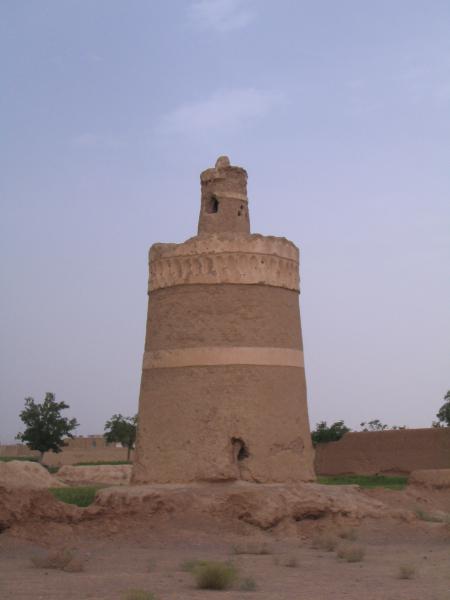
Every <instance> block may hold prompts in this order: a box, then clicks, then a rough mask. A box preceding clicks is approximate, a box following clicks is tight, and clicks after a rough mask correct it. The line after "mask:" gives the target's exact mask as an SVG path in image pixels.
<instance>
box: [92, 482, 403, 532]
mask: <svg viewBox="0 0 450 600" xmlns="http://www.w3.org/2000/svg"><path fill="white" fill-rule="evenodd" d="M87 510H88V511H96V512H97V513H99V512H100V513H101V512H105V511H107V513H108V514H109V515H110V516H112V515H116V516H119V515H121V514H125V513H126V514H129V515H132V514H136V513H139V514H141V515H154V514H156V513H159V514H161V513H164V514H170V515H171V517H176V516H179V515H182V516H184V517H185V518H186V519H190V518H193V519H194V520H195V519H196V517H197V518H198V516H199V515H203V516H204V517H213V518H216V519H219V520H222V521H229V522H230V521H235V520H238V521H241V522H245V523H248V524H249V525H254V526H256V527H259V528H261V529H264V530H266V529H270V528H272V527H275V526H276V525H278V524H279V523H281V522H283V521H291V522H292V521H302V520H307V519H312V520H316V519H320V518H322V517H325V516H333V515H341V516H346V517H351V518H355V519H361V518H363V517H373V518H379V517H389V516H390V517H394V518H399V519H402V520H413V519H414V513H413V512H411V511H407V510H403V509H402V510H396V509H395V508H391V507H388V506H386V504H384V503H382V502H380V501H378V500H376V499H374V498H369V497H367V496H366V495H365V494H364V493H363V492H361V490H359V488H357V487H356V486H345V487H343V486H323V485H318V484H298V485H283V484H273V485H264V484H252V483H245V482H234V483H229V484H197V485H195V484H193V485H143V486H128V487H123V488H107V489H104V490H100V491H99V492H98V493H97V497H96V501H95V505H93V506H92V507H90V508H88V509H87Z"/></svg>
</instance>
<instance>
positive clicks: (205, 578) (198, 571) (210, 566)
mask: <svg viewBox="0 0 450 600" xmlns="http://www.w3.org/2000/svg"><path fill="white" fill-rule="evenodd" d="M192 574H193V575H194V577H195V581H196V584H197V587H198V588H199V589H201V590H227V589H229V588H230V587H231V586H232V585H233V583H234V582H235V581H236V578H237V571H236V568H235V567H234V566H233V565H232V564H230V563H223V562H213V561H200V564H198V566H196V567H194V570H193V571H192Z"/></svg>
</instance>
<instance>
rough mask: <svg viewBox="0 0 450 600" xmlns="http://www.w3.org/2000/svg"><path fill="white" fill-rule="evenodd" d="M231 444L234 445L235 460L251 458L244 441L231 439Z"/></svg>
mask: <svg viewBox="0 0 450 600" xmlns="http://www.w3.org/2000/svg"><path fill="white" fill-rule="evenodd" d="M231 443H232V444H233V454H234V458H235V460H237V461H241V460H244V459H246V458H248V457H249V456H250V453H249V451H248V448H247V446H246V444H245V442H244V440H242V439H241V438H231Z"/></svg>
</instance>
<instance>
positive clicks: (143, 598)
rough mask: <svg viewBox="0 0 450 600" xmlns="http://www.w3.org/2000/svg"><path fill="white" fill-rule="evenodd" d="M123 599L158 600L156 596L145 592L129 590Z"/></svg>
mask: <svg viewBox="0 0 450 600" xmlns="http://www.w3.org/2000/svg"><path fill="white" fill-rule="evenodd" d="M123 598H124V600H156V597H155V595H154V594H152V593H151V592H146V591H145V590H128V591H127V592H125V594H124V596H123Z"/></svg>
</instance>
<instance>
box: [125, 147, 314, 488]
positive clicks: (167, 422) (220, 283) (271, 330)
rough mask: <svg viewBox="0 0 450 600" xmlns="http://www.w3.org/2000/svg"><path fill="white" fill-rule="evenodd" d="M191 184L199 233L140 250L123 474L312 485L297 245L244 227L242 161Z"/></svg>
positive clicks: (224, 163) (224, 161)
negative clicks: (129, 466) (139, 308)
mask: <svg viewBox="0 0 450 600" xmlns="http://www.w3.org/2000/svg"><path fill="white" fill-rule="evenodd" d="M200 181H201V208H200V218H199V224H198V235H197V236H195V237H193V238H190V239H188V240H187V241H186V242H184V243H182V244H154V245H153V246H152V247H151V249H150V254H149V265H150V277H149V304H148V317H147V332H146V340H145V352H144V358H143V366H142V380H141V391H140V400H139V427H138V439H137V446H136V456H135V462H134V468H133V478H132V482H133V483H138V484H139V483H186V482H199V481H208V482H213V481H233V480H246V481H251V482H260V483H274V482H286V483H287V482H292V483H295V482H299V481H311V480H313V479H314V468H313V450H312V446H311V438H310V431H309V422H308V410H307V403H306V384H305V370H304V363H303V347H302V335H301V326H300V311H299V299H298V295H299V251H298V249H297V247H296V246H295V245H294V244H293V243H292V242H290V241H289V240H287V239H285V238H279V237H272V236H262V235H259V234H251V233H250V221H249V213H248V200H247V173H246V171H245V170H244V169H242V168H240V167H236V166H231V165H230V161H229V159H228V158H227V157H225V156H222V157H220V158H219V159H218V160H217V162H216V166H215V167H214V168H211V169H207V170H206V171H204V172H203V173H202V174H201V176H200Z"/></svg>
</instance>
